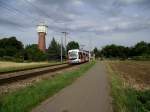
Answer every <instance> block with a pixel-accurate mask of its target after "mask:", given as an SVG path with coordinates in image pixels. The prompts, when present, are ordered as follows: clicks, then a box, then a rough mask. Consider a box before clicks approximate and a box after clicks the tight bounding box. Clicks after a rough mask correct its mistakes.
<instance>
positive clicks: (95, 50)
mask: <svg viewBox="0 0 150 112" xmlns="http://www.w3.org/2000/svg"><path fill="white" fill-rule="evenodd" d="M93 52H94V54H95V58H98V57H101V54H100V51H99V50H98V49H97V48H96V47H95V48H94V50H93Z"/></svg>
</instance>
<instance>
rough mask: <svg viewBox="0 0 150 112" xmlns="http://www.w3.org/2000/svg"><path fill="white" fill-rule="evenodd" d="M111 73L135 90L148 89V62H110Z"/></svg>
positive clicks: (149, 74) (149, 77) (149, 75)
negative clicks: (118, 75) (114, 73)
mask: <svg viewBox="0 0 150 112" xmlns="http://www.w3.org/2000/svg"><path fill="white" fill-rule="evenodd" d="M109 63H110V65H111V68H112V69H113V71H115V72H117V73H119V74H120V75H121V76H122V78H123V79H124V80H125V82H126V83H127V84H130V86H132V87H133V88H135V89H137V90H143V89H149V88H150V61H111V62H109Z"/></svg>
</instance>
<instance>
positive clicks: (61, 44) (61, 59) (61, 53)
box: [60, 37, 63, 63]
mask: <svg viewBox="0 0 150 112" xmlns="http://www.w3.org/2000/svg"><path fill="white" fill-rule="evenodd" d="M62 47H63V37H61V53H60V55H61V63H62V62H63V58H62Z"/></svg>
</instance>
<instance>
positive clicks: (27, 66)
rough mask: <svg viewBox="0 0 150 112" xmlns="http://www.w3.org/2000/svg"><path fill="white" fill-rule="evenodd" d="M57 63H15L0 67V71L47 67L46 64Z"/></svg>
mask: <svg viewBox="0 0 150 112" xmlns="http://www.w3.org/2000/svg"><path fill="white" fill-rule="evenodd" d="M59 63H60V62H50V63H35V64H30V63H29V64H28V63H26V64H25V65H22V66H19V65H17V66H11V67H0V73H8V72H15V71H21V70H30V69H34V68H41V67H47V66H50V65H53V64H59ZM4 64H5V63H4ZM23 64H24V63H23Z"/></svg>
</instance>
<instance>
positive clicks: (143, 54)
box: [93, 41, 150, 60]
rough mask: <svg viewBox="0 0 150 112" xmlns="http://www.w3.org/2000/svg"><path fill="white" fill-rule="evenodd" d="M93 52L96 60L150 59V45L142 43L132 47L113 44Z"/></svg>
mask: <svg viewBox="0 0 150 112" xmlns="http://www.w3.org/2000/svg"><path fill="white" fill-rule="evenodd" d="M93 52H94V54H95V57H96V58H99V57H100V58H120V59H141V60H142V59H150V43H147V42H144V41H141V42H138V43H137V44H135V45H134V46H132V47H126V46H121V45H115V44H111V45H106V46H104V47H103V48H102V49H98V48H94V50H93Z"/></svg>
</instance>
